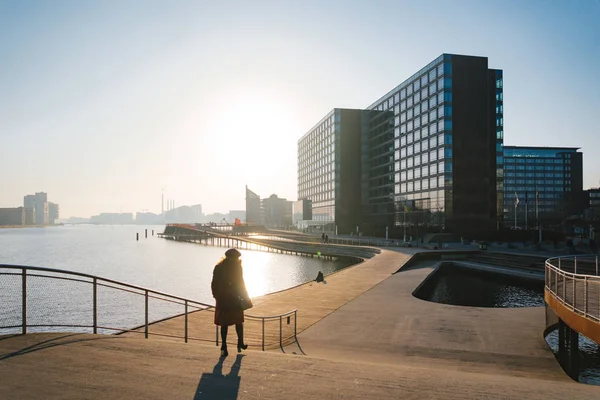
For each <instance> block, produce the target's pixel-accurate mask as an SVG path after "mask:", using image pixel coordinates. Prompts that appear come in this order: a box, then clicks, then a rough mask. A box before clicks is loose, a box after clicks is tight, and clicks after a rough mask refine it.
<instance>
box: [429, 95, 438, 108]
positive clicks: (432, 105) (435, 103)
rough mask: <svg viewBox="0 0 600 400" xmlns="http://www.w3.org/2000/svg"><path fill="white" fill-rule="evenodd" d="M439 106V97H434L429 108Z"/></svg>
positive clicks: (430, 100)
mask: <svg viewBox="0 0 600 400" xmlns="http://www.w3.org/2000/svg"><path fill="white" fill-rule="evenodd" d="M435 106H437V96H433V97H432V98H430V99H429V108H433V107H435Z"/></svg>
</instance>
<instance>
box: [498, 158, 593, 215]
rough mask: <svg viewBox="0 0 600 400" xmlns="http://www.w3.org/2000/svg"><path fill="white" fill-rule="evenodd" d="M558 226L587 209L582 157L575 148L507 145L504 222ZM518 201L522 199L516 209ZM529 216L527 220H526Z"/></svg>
mask: <svg viewBox="0 0 600 400" xmlns="http://www.w3.org/2000/svg"><path fill="white" fill-rule="evenodd" d="M536 190H537V193H538V213H539V219H540V222H541V223H542V225H544V224H557V223H560V222H561V221H562V220H564V219H565V218H567V217H569V216H571V215H580V214H582V212H583V209H584V208H585V204H584V203H585V200H584V197H583V154H582V153H581V152H579V148H576V147H521V146H504V221H505V224H506V225H509V226H511V225H514V223H515V222H514V221H515V209H516V213H517V225H519V226H524V225H525V220H526V219H527V224H528V225H529V226H535V225H536V224H537V222H536V220H535V206H536ZM516 198H518V199H519V201H518V204H517V206H516V207H515V203H516ZM526 215H527V218H526V217H525V216H526Z"/></svg>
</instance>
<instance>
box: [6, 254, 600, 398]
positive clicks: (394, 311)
mask: <svg viewBox="0 0 600 400" xmlns="http://www.w3.org/2000/svg"><path fill="white" fill-rule="evenodd" d="M408 252H410V253H412V251H411V249H399V250H397V251H389V250H386V251H383V252H382V254H380V255H377V256H376V257H374V258H373V259H371V260H368V261H365V262H364V263H361V264H359V265H357V266H354V267H351V268H348V269H346V270H344V271H341V272H338V273H336V274H333V275H332V276H329V277H327V278H326V281H327V283H326V284H325V283H322V284H317V283H309V284H306V285H302V286H299V287H297V288H294V289H291V290H287V291H283V292H280V293H275V294H272V295H267V296H263V297H262V298H259V299H256V307H255V309H253V312H254V313H256V314H263V313H276V312H282V311H288V310H289V309H291V308H298V310H299V316H298V324H299V326H298V331H299V332H301V333H300V335H299V342H300V344H301V346H302V349H303V350H304V352H305V353H306V355H304V356H302V355H291V354H282V353H281V352H280V351H268V352H260V351H247V352H244V353H243V355H242V356H238V355H237V354H235V353H234V351H231V352H230V356H229V357H227V358H226V359H225V360H223V361H222V362H220V361H219V359H218V349H217V348H215V346H214V344H212V345H205V344H197V343H191V344H184V343H182V342H181V341H173V340H161V339H154V340H145V339H143V338H141V337H135V336H133V337H132V336H130V337H125V336H94V335H69V334H35V335H25V336H15V337H4V338H0V393H2V394H3V398H8V399H12V398H15V399H16V398H19V399H24V398H25V399H26V398H73V399H75V398H77V399H81V398H103V397H110V398H123V399H125V398H146V399H155V398H156V399H159V398H160V399H171V398H172V399H194V398H196V399H203V398H207V399H210V398H215V399H219V398H223V399H236V398H237V399H255V398H263V399H281V398H290V399H293V398H304V399H323V398H325V399H342V398H344V399H345V398H356V399H359V398H360V399H364V398H371V399H388V398H389V399H398V398H409V399H410V398H413V399H424V398H431V399H438V398H445V399H469V398H473V399H476V398H486V399H518V398H543V399H562V398H573V399H597V398H600V388H599V387H596V386H590V385H583V384H578V383H576V382H574V381H572V380H571V379H569V378H568V377H567V376H566V374H565V373H564V372H563V371H562V370H561V368H560V367H559V366H558V363H557V362H556V361H555V359H554V356H553V355H552V353H551V352H550V350H549V349H548V348H547V346H546V344H545V342H544V339H543V336H542V331H543V328H544V309H543V308H542V307H538V308H522V309H492V308H473V307H457V306H449V305H443V304H435V303H429V302H426V301H422V300H418V299H416V298H414V297H413V296H412V291H413V290H414V289H415V288H416V286H417V285H418V284H419V283H420V282H421V281H422V280H423V278H424V277H426V276H427V274H429V273H430V272H431V270H432V266H431V265H429V266H427V265H425V266H421V267H420V268H410V269H407V270H405V271H403V270H400V272H398V273H396V274H394V272H395V271H397V270H398V269H400V267H402V265H404V263H405V262H406V260H407V259H408V258H409V256H410V254H406V253H408ZM196 314H198V315H200V314H201V313H196ZM202 318H204V317H202ZM165 329H168V327H167V325H165ZM210 329H212V330H213V332H214V326H210ZM232 333H233V332H232ZM213 334H214V333H213ZM287 350H288V349H287V348H286V351H287ZM287 352H288V353H290V351H287ZM222 375H226V376H222ZM6 394H8V395H7V396H5V395H6Z"/></svg>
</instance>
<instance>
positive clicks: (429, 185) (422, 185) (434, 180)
mask: <svg viewBox="0 0 600 400" xmlns="http://www.w3.org/2000/svg"><path fill="white" fill-rule="evenodd" d="M443 187H444V175H440V176H437V177H431V178H428V179H421V180H415V181H412V182H402V183H400V184H397V185H395V186H394V193H395V194H397V195H398V194H404V193H414V192H420V191H422V190H429V189H437V188H443Z"/></svg>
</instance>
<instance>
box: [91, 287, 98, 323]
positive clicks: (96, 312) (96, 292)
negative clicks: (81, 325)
mask: <svg viewBox="0 0 600 400" xmlns="http://www.w3.org/2000/svg"><path fill="white" fill-rule="evenodd" d="M97 281H98V280H97V279H96V278H94V283H93V285H94V295H93V296H94V300H93V304H94V306H93V307H94V310H93V311H92V312H93V313H94V315H93V320H94V328H93V329H94V334H96V333H98V285H97V283H98V282H97Z"/></svg>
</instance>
